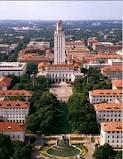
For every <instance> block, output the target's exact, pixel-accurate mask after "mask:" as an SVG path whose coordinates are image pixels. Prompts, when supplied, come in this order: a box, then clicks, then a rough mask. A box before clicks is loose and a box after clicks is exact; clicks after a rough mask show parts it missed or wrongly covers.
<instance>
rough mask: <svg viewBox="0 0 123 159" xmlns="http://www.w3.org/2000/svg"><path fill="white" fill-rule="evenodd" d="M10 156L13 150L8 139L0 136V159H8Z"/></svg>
mask: <svg viewBox="0 0 123 159" xmlns="http://www.w3.org/2000/svg"><path fill="white" fill-rule="evenodd" d="M12 154H13V148H12V142H11V140H10V137H9V136H6V135H3V134H0V158H1V159H10V158H11V156H12Z"/></svg>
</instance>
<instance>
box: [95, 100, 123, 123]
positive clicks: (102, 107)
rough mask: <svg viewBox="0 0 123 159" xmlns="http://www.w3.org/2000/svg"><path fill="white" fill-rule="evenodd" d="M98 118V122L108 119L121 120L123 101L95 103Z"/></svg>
mask: <svg viewBox="0 0 123 159" xmlns="http://www.w3.org/2000/svg"><path fill="white" fill-rule="evenodd" d="M94 109H95V111H96V119H97V122H98V123H101V122H106V121H121V120H122V111H123V106H122V103H116V102H114V101H113V102H111V103H100V104H95V105H94Z"/></svg>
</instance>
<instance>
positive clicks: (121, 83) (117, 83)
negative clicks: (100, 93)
mask: <svg viewBox="0 0 123 159" xmlns="http://www.w3.org/2000/svg"><path fill="white" fill-rule="evenodd" d="M112 85H114V86H116V87H118V88H122V87H123V80H112Z"/></svg>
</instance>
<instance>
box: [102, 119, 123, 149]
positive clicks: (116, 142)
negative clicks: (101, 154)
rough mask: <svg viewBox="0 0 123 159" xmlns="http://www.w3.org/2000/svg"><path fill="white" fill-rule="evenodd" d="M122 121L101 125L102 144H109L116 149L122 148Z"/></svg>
mask: <svg viewBox="0 0 123 159" xmlns="http://www.w3.org/2000/svg"><path fill="white" fill-rule="evenodd" d="M122 133H123V130H122V121H115V122H104V123H101V132H100V136H101V139H100V144H101V145H103V144H105V143H108V144H109V145H111V146H112V147H114V148H115V149H118V148H120V149H121V148H122V146H123V145H122V143H123V140H122V139H123V136H122Z"/></svg>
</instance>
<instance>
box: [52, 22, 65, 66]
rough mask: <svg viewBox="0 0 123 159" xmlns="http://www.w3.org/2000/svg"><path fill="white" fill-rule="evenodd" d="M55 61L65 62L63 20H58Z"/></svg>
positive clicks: (55, 35) (57, 62) (55, 34)
mask: <svg viewBox="0 0 123 159" xmlns="http://www.w3.org/2000/svg"><path fill="white" fill-rule="evenodd" d="M54 63H55V64H63V63H65V34H64V31H63V29H62V21H61V20H59V21H57V24H56V30H55V33H54Z"/></svg>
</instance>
